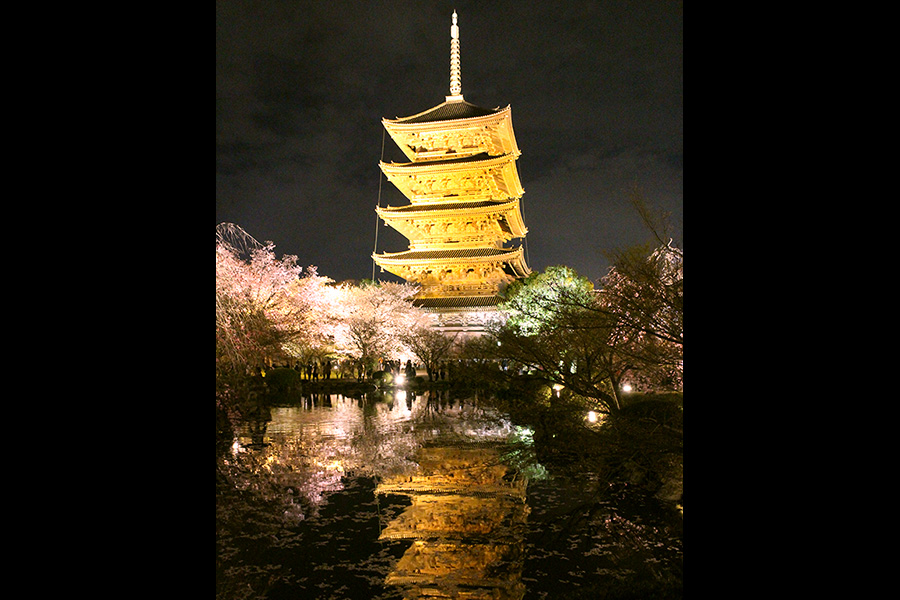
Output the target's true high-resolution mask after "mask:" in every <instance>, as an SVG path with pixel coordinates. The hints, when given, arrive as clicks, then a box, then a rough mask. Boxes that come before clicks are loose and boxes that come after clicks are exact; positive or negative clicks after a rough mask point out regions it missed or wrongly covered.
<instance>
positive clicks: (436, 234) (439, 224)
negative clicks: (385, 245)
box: [372, 12, 530, 331]
mask: <svg viewBox="0 0 900 600" xmlns="http://www.w3.org/2000/svg"><path fill="white" fill-rule="evenodd" d="M450 37H451V40H450V41H451V59H450V95H449V96H447V97H446V99H445V101H444V102H442V103H441V104H439V105H437V106H435V107H432V108H429V109H428V110H425V111H423V112H420V113H418V114H415V115H412V116H409V117H401V118H397V119H383V120H382V123H383V125H384V127H385V129H386V131H387V133H388V134H389V135H390V136H391V139H392V140H394V142H395V143H396V144H397V145H398V146H399V147H400V149H401V150H402V151H403V153H404V154H405V155H406V156H407V157H408V158H409V160H410V162H406V163H394V162H391V163H386V162H381V163H380V166H381V170H382V171H383V172H384V174H385V176H386V177H387V179H388V180H389V181H390V182H391V183H392V184H393V185H394V186H395V187H396V188H397V189H398V190H400V192H402V193H403V195H404V196H406V198H407V199H408V200H409V202H410V203H409V204H407V205H405V206H387V207H381V206H379V207H376V209H375V210H376V212H377V213H378V216H379V218H381V219H382V220H383V221H384V223H385V224H386V225H388V226H389V227H392V228H394V229H395V230H397V231H398V232H399V233H400V234H402V235H403V236H404V237H406V238H407V239H408V240H409V248H408V249H407V250H405V251H402V252H393V253H390V252H384V253H382V254H378V253H374V254H373V255H372V258H373V259H374V260H375V263H376V264H378V265H379V266H381V268H382V269H384V270H387V271H390V272H391V273H394V274H395V275H398V276H400V277H402V278H404V279H406V280H407V281H410V282H412V283H416V284H418V285H420V286H421V290H420V291H419V293H418V295H417V297H416V301H415V302H416V304H418V305H419V306H422V307H425V308H427V309H429V310H431V311H432V312H434V313H435V314H436V316H437V326H438V327H439V328H442V329H444V330H447V331H478V330H479V329H480V328H481V327H483V325H484V324H485V322H486V320H487V319H489V318H490V316H491V314H492V313H493V312H494V311H495V307H496V305H497V303H498V302H499V296H498V294H499V292H500V291H501V290H502V289H503V288H504V287H505V286H506V285H508V284H509V283H511V282H512V281H514V280H516V279H517V278H521V277H524V276H526V275H528V273H529V272H530V269H529V268H528V265H527V264H526V262H525V256H524V253H523V248H522V246H521V243H520V244H519V245H515V240H521V241H524V238H525V235H526V234H527V233H528V229H527V228H526V227H525V223H524V222H523V220H522V213H521V207H520V202H521V197H522V195H523V194H524V192H525V191H524V189H522V184H521V182H520V181H519V175H518V172H517V170H516V160H517V159H518V157H519V155H520V154H521V153H520V152H519V148H518V146H517V145H516V138H515V135H514V133H513V127H512V114H511V109H510V107H509V106H507V107H506V108H494V109H489V108H482V107H479V106H476V105H474V104H470V103H469V102H466V101H465V99H464V98H463V95H462V91H461V85H460V69H459V28H458V27H457V25H456V13H455V12H454V13H453V25H452V26H451V30H450Z"/></svg>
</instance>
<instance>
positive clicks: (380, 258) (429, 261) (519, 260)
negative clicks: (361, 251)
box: [372, 247, 531, 296]
mask: <svg viewBox="0 0 900 600" xmlns="http://www.w3.org/2000/svg"><path fill="white" fill-rule="evenodd" d="M372 259H373V260H374V261H375V263H376V264H377V265H379V266H381V267H382V268H384V269H387V270H388V271H390V272H391V273H394V274H395V275H398V276H400V277H403V278H404V279H407V280H410V279H413V280H415V279H416V277H415V276H414V272H417V271H418V272H422V271H432V272H433V271H434V270H442V269H445V270H451V271H452V270H454V269H457V270H459V269H461V268H464V267H471V266H473V265H485V266H488V267H490V268H495V269H498V271H497V272H498V273H502V278H503V279H507V280H508V281H511V279H515V278H518V277H525V276H527V275H528V274H529V273H530V272H531V269H529V268H528V265H526V264H525V258H524V253H523V251H522V248H521V247H518V248H454V249H437V250H432V249H427V250H406V251H404V252H390V253H389V252H385V253H384V254H376V253H373V254H372ZM420 283H421V282H420ZM473 289H474V288H473ZM494 291H496V290H494ZM421 295H432V294H420V296H421ZM438 295H444V294H438ZM462 295H466V294H462ZM469 295H481V294H475V293H473V294H469Z"/></svg>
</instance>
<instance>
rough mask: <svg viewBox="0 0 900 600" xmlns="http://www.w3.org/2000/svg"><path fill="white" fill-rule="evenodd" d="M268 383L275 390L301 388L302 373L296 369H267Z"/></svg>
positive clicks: (284, 390)
mask: <svg viewBox="0 0 900 600" xmlns="http://www.w3.org/2000/svg"><path fill="white" fill-rule="evenodd" d="M266 384H267V385H268V386H269V389H270V390H272V391H273V392H291V391H294V390H297V389H299V388H300V373H298V372H297V371H295V370H294V369H286V368H277V369H271V370H269V371H266Z"/></svg>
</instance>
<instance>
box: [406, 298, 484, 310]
mask: <svg viewBox="0 0 900 600" xmlns="http://www.w3.org/2000/svg"><path fill="white" fill-rule="evenodd" d="M500 301H501V298H500V296H455V297H443V298H416V299H414V300H413V305H414V306H419V307H421V308H426V309H428V308H430V309H478V308H494V307H495V306H497V305H498V304H499V303H500Z"/></svg>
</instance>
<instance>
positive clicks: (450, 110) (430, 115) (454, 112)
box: [394, 100, 500, 123]
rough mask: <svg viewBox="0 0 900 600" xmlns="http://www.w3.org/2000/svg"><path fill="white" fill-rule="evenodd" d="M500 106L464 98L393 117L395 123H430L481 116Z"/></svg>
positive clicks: (496, 109)
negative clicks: (405, 115)
mask: <svg viewBox="0 0 900 600" xmlns="http://www.w3.org/2000/svg"><path fill="white" fill-rule="evenodd" d="M499 111H500V108H483V107H481V106H476V105H474V104H470V103H468V102H466V101H465V100H456V101H449V100H448V101H446V102H442V103H441V104H438V105H437V106H435V107H433V108H429V109H428V110H425V111H423V112H420V113H418V114H415V115H412V116H410V117H400V118H398V119H394V122H396V123H431V122H433V121H453V120H455V119H470V118H472V117H483V116H485V115H490V114H493V113H495V112H499Z"/></svg>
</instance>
